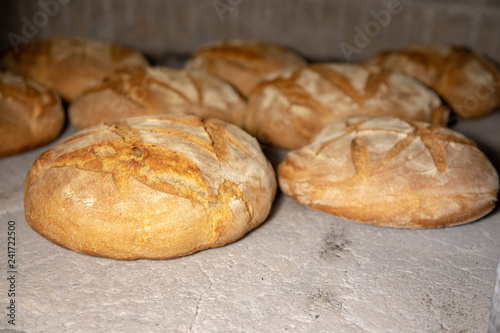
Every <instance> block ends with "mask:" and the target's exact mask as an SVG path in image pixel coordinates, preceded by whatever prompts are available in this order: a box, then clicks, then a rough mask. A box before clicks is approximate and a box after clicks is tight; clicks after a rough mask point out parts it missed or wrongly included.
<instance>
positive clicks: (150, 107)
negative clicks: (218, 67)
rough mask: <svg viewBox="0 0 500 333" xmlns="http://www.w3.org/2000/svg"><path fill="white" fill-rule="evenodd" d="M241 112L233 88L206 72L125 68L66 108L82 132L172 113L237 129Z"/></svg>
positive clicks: (70, 117) (237, 95) (242, 113)
mask: <svg viewBox="0 0 500 333" xmlns="http://www.w3.org/2000/svg"><path fill="white" fill-rule="evenodd" d="M245 108H246V103H245V101H244V100H243V98H242V97H241V96H240V95H239V94H238V92H237V91H236V90H235V88H234V87H233V86H231V85H230V84H229V83H227V82H226V81H224V80H221V79H219V78H217V77H215V76H212V75H210V74H208V73H205V72H200V71H192V72H187V71H185V70H177V69H171V68H166V67H138V66H129V67H125V68H122V69H119V70H117V71H116V72H115V73H113V74H111V75H109V76H107V77H105V78H104V79H103V80H102V81H101V82H99V83H97V84H96V85H95V86H93V87H91V88H90V89H88V90H86V91H85V92H84V93H83V94H81V95H80V96H79V97H78V98H77V99H76V100H75V101H74V102H73V103H72V104H71V105H70V108H69V120H70V122H71V123H72V124H73V125H75V126H76V127H78V128H80V129H81V128H86V127H90V126H95V125H97V124H99V123H110V122H115V121H119V120H121V119H124V118H128V117H133V116H140V115H147V114H158V113H169V114H173V113H177V114H193V115H197V116H199V117H201V118H217V119H221V120H224V121H226V122H229V123H232V124H235V125H237V126H241V125H242V123H243V117H244V112H245Z"/></svg>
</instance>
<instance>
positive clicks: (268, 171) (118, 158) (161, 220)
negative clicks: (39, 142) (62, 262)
mask: <svg viewBox="0 0 500 333" xmlns="http://www.w3.org/2000/svg"><path fill="white" fill-rule="evenodd" d="M24 186H25V197H24V204H25V214H26V221H27V222H28V224H29V225H30V226H31V227H32V228H33V229H34V230H35V231H36V232H38V233H39V234H40V235H42V236H43V237H45V238H47V239H49V240H50V241H52V242H54V243H56V244H59V245H61V246H63V247H66V248H68V249H71V250H73V251H76V252H80V253H85V254H89V255H92V256H100V257H109V258H115V259H124V260H131V259H137V258H146V259H162V258H174V257H178V256H183V255H187V254H190V253H193V252H196V251H198V250H202V249H206V248H210V247H216V246H222V245H224V244H226V243H229V242H233V241H235V240H237V239H239V238H240V237H242V236H243V235H244V234H245V233H247V232H248V231H249V230H251V229H253V228H255V227H257V226H258V225H259V224H260V223H261V222H262V221H263V220H264V219H265V218H266V217H267V215H268V213H269V210H270V208H271V203H272V201H273V198H274V195H275V191H276V179H275V174H274V170H273V169H272V167H271V165H270V163H269V162H268V161H267V159H266V158H265V156H264V155H263V153H262V151H261V149H260V146H259V144H258V142H257V140H255V139H254V138H253V137H251V136H250V135H248V134H247V133H246V132H245V131H243V130H242V129H240V128H238V127H236V126H234V125H232V124H228V123H225V122H223V121H220V120H217V119H208V120H200V118H198V117H194V116H177V117H173V116H169V115H156V116H143V117H134V118H128V119H125V120H122V121H120V122H118V123H115V124H112V125H109V126H108V125H99V126H96V127H93V128H89V129H87V130H83V131H81V132H78V133H76V134H75V135H73V136H72V137H70V138H68V139H67V140H65V141H63V142H62V143H60V144H58V145H57V146H56V147H54V148H53V149H51V150H48V151H46V152H45V153H43V154H42V155H41V156H40V157H39V158H38V159H37V160H36V161H35V163H34V164H33V166H32V167H31V169H30V171H29V173H28V175H27V176H26V180H25V183H24Z"/></svg>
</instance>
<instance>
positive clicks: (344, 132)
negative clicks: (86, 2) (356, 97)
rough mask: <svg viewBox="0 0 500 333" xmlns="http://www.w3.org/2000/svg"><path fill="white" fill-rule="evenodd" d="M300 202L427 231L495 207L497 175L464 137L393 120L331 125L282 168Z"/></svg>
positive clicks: (283, 181)
mask: <svg viewBox="0 0 500 333" xmlns="http://www.w3.org/2000/svg"><path fill="white" fill-rule="evenodd" d="M278 176H279V181H280V187H281V189H282V190H283V191H284V192H285V193H287V194H288V195H290V196H292V197H293V198H294V199H296V200H297V201H299V202H301V203H303V204H305V205H307V206H310V207H313V208H316V209H318V210H321V211H325V212H329V213H331V214H333V215H337V216H341V217H346V218H348V219H352V220H355V221H361V222H365V223H369V224H375V225H383V226H394V227H407V228H420V227H437V226H445V225H454V224H460V223H466V222H470V221H473V220H475V219H477V218H479V217H481V216H483V215H485V214H486V213H487V212H489V211H490V210H491V209H493V207H494V206H495V202H496V196H497V193H498V174H497V172H496V170H495V168H494V167H493V166H492V164H491V163H490V162H489V160H488V158H487V157H486V156H485V155H484V154H483V153H482V152H481V151H480V150H479V149H478V148H477V146H476V145H475V144H474V142H472V141H471V140H469V139H467V138H466V137H465V136H463V135H462V134H460V133H458V132H456V131H453V130H450V129H447V128H443V127H432V126H430V125H429V124H428V123H425V122H419V121H406V120H402V119H399V118H393V117H371V116H356V117H350V118H347V119H344V120H339V121H336V122H333V123H331V124H330V125H328V126H327V127H325V129H324V130H323V131H322V132H321V133H320V134H318V136H317V137H316V138H315V140H314V141H313V142H312V143H311V144H310V145H308V146H305V147H303V148H301V149H298V150H295V151H292V152H290V153H289V154H288V155H287V157H286V159H285V161H284V162H283V163H282V164H280V166H279V168H278Z"/></svg>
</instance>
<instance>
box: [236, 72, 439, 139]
mask: <svg viewBox="0 0 500 333" xmlns="http://www.w3.org/2000/svg"><path fill="white" fill-rule="evenodd" d="M356 114H368V115H379V116H396V117H405V118H408V119H412V120H423V121H429V122H433V123H436V124H445V123H446V121H447V119H448V115H449V111H448V109H447V108H446V107H445V106H444V105H443V104H442V102H441V100H440V98H439V96H438V95H437V94H436V93H434V92H433V91H432V90H431V89H428V88H427V87H425V86H424V85H423V84H421V83H420V82H418V81H417V80H415V79H414V78H412V77H410V76H408V75H405V74H402V73H398V72H392V71H388V70H383V69H380V68H378V67H374V66H363V65H355V64H343V63H332V64H313V65H309V66H303V67H297V68H293V69H291V68H289V69H286V70H282V71H279V72H275V73H273V74H271V75H269V77H268V78H267V79H266V80H265V81H262V82H261V83H260V84H259V85H258V86H257V87H256V88H255V90H254V91H253V92H252V94H251V95H250V97H249V101H248V111H247V115H246V119H245V125H244V127H245V128H246V129H247V130H248V132H249V133H251V134H252V135H254V136H256V137H258V138H259V139H261V140H263V141H267V142H270V143H271V144H273V145H275V146H278V147H282V148H286V149H297V148H300V147H302V146H304V145H306V144H308V143H309V142H311V140H312V139H313V138H314V136H315V135H316V134H318V132H319V131H321V130H322V129H323V127H324V126H325V125H327V124H328V123H330V122H332V121H334V120H337V119H341V118H344V117H347V116H352V115H356Z"/></svg>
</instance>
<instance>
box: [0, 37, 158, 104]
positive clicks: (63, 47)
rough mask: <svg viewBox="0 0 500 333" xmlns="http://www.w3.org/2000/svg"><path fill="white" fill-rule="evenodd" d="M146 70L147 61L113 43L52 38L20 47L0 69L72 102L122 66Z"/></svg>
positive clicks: (1, 61) (1, 62) (5, 58)
mask: <svg viewBox="0 0 500 333" xmlns="http://www.w3.org/2000/svg"><path fill="white" fill-rule="evenodd" d="M129 65H130V66H132V65H135V66H147V65H148V61H147V60H146V58H145V57H144V56H143V55H142V54H140V53H139V52H136V51H134V50H132V49H129V48H128V47H125V46H123V45H120V44H116V43H106V42H101V41H97V40H91V39H84V38H66V37H53V38H50V39H45V40H40V41H34V42H30V43H28V44H25V45H22V46H20V48H19V50H18V52H14V51H13V50H10V51H8V52H6V53H5V54H4V55H3V56H2V57H1V58H0V67H1V68H4V69H7V70H10V71H11V72H13V73H15V74H18V75H21V76H24V77H27V78H29V79H31V80H33V81H35V82H38V83H39V84H41V85H44V86H46V87H48V88H51V89H53V90H55V91H57V92H58V93H60V94H61V96H62V97H63V98H64V99H65V100H67V101H69V102H71V101H72V100H74V99H75V98H76V97H77V96H78V95H80V94H81V93H82V92H83V91H84V90H85V89H87V88H88V87H89V85H91V84H92V83H93V82H95V81H96V80H99V79H101V78H102V77H104V76H105V75H107V74H110V73H112V72H113V71H114V70H115V69H117V68H120V67H123V66H129Z"/></svg>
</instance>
